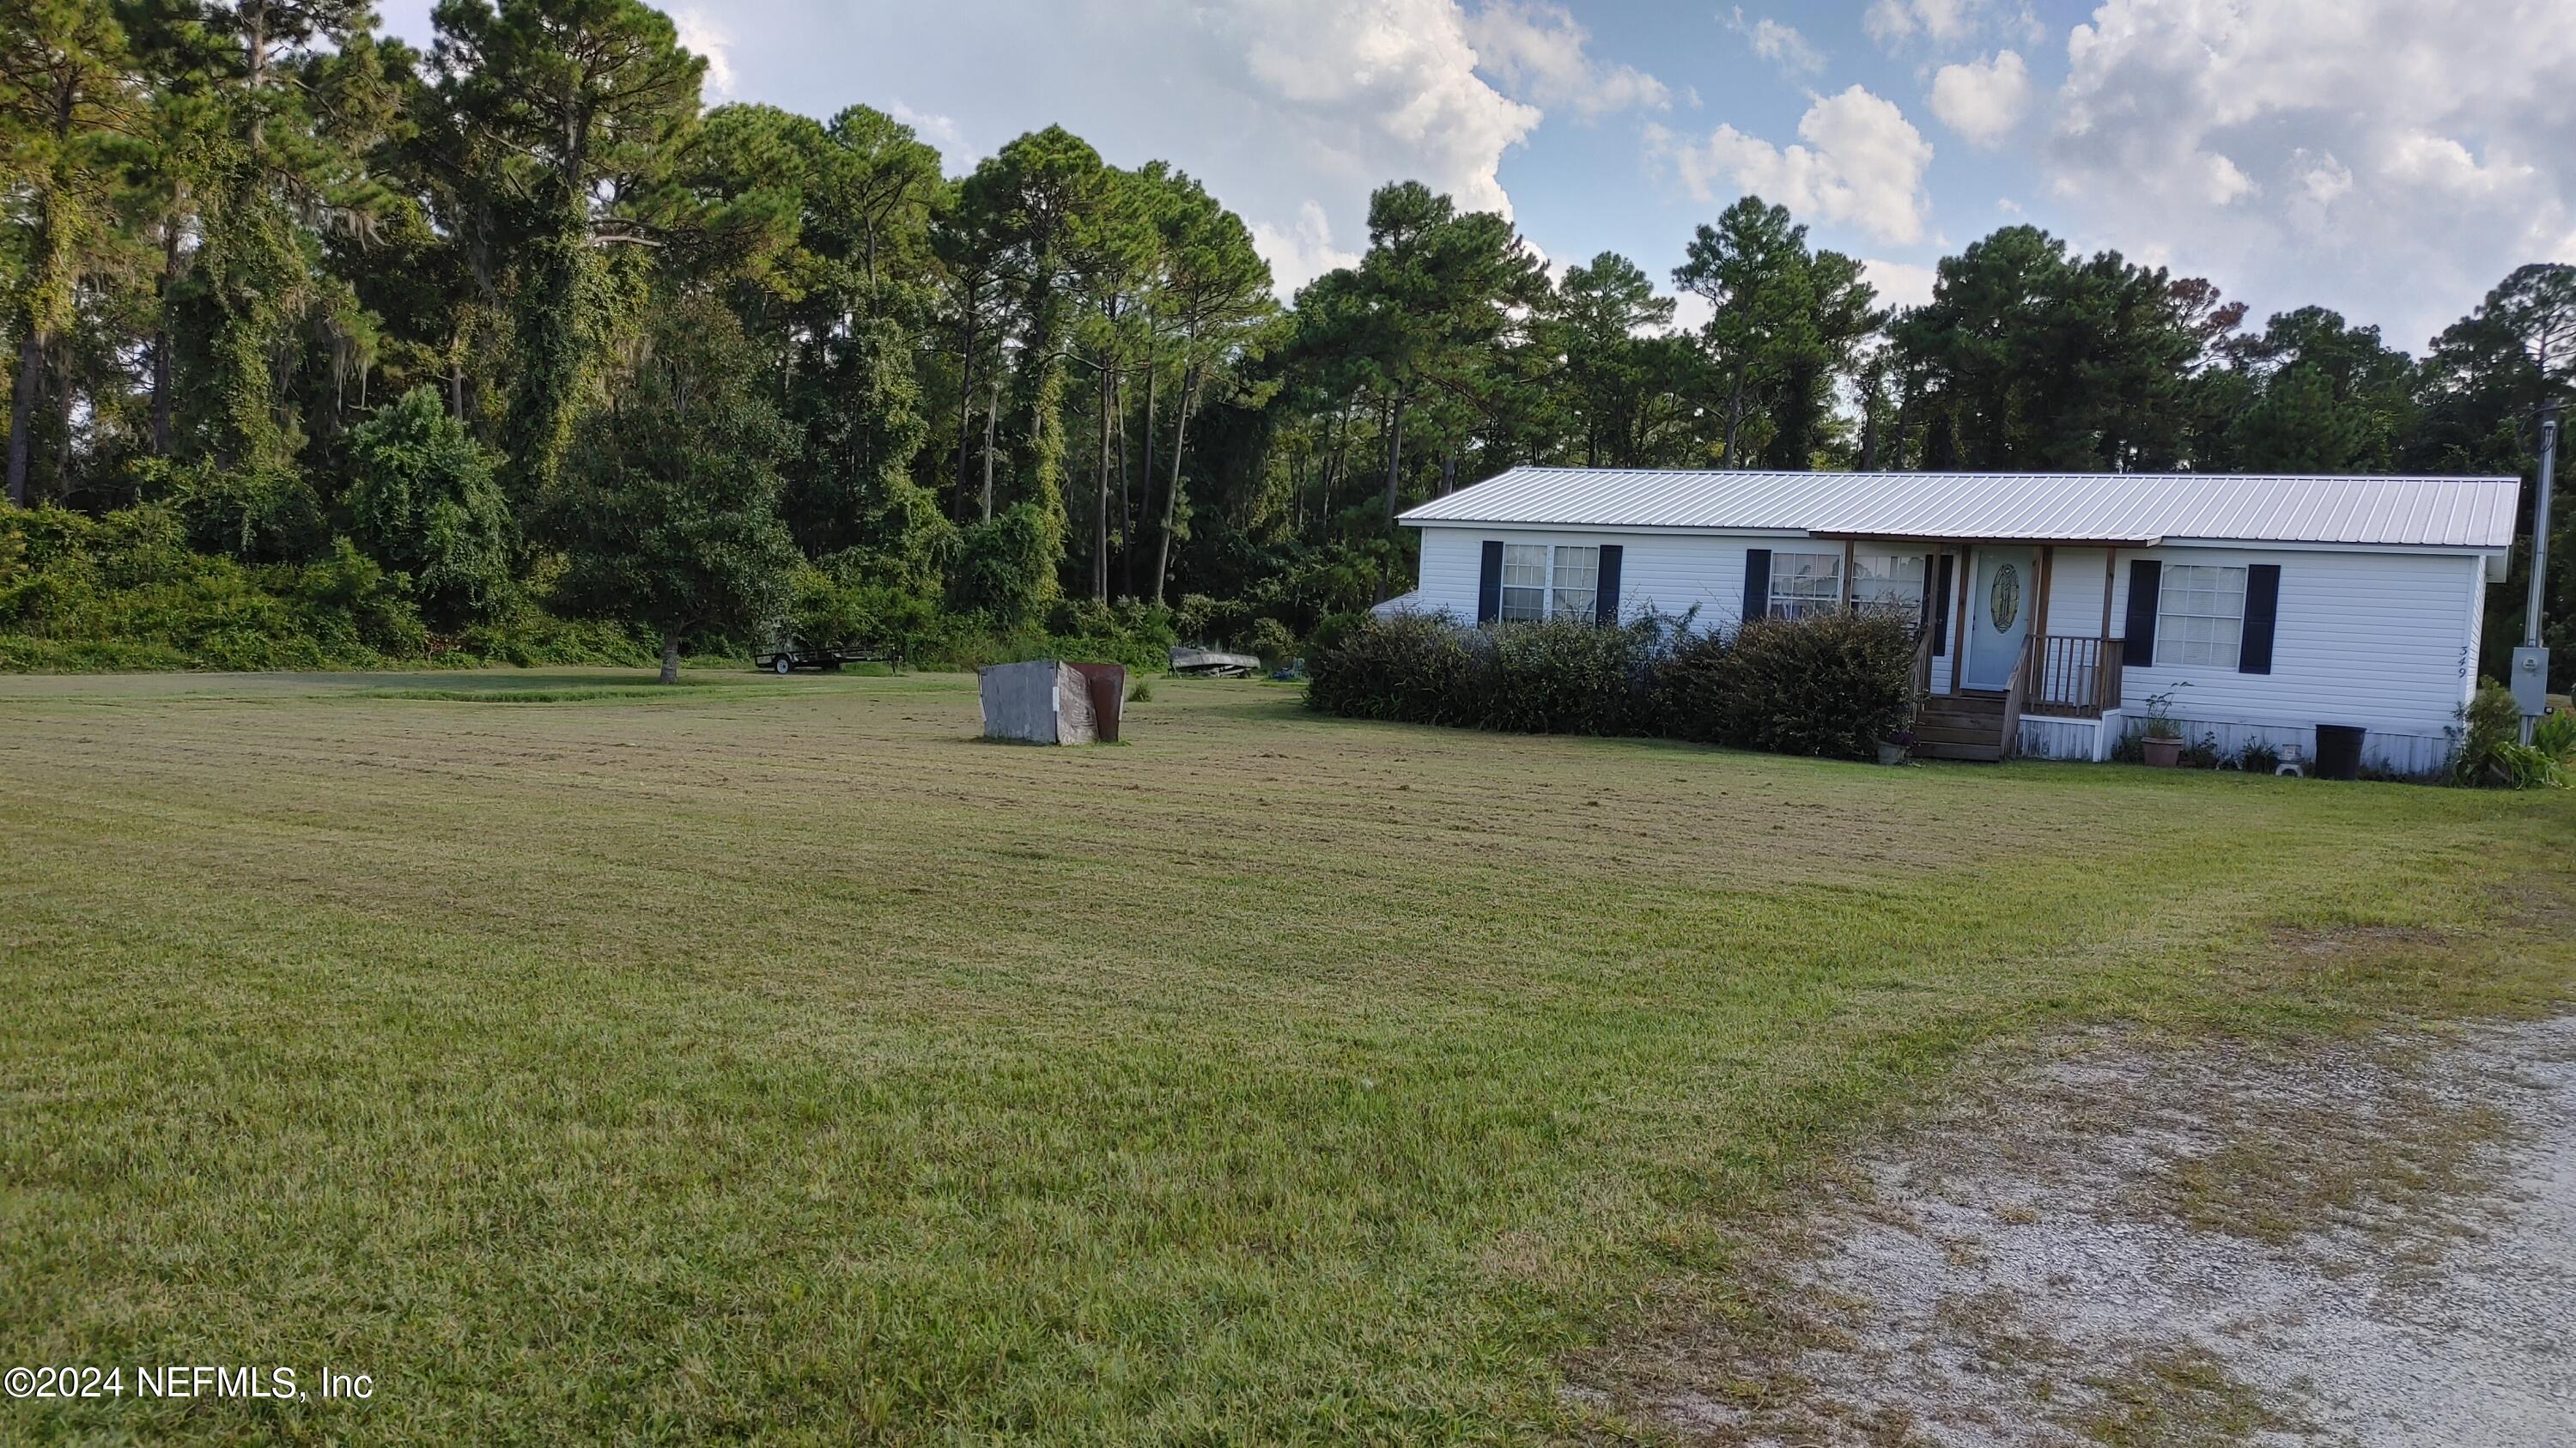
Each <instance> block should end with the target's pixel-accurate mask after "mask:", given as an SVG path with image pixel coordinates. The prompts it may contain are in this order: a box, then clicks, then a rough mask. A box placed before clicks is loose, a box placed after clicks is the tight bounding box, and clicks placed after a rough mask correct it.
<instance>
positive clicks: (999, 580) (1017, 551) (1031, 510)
mask: <svg viewBox="0 0 2576 1448" xmlns="http://www.w3.org/2000/svg"><path fill="white" fill-rule="evenodd" d="M1054 573H1055V539H1054V530H1053V529H1052V528H1050V527H1049V526H1048V524H1047V521H1046V519H1045V517H1044V516H1043V515H1041V514H1040V513H1039V512H1038V510H1037V508H1036V506H1035V505H1033V504H1029V503H1015V504H1013V505H1012V506H1011V507H1010V508H1009V509H1008V510H1006V511H1004V512H1003V513H1001V514H1000V515H998V516H996V517H995V518H994V519H993V520H992V521H991V522H987V523H977V524H975V525H974V526H972V527H969V528H966V529H964V530H962V531H961V532H960V533H959V534H958V538H957V565H956V567H955V569H954V570H953V571H951V573H950V574H949V578H948V603H949V607H951V608H952V609H955V610H956V611H957V612H959V613H981V614H985V615H987V616H989V617H990V618H992V619H993V620H995V621H996V622H997V623H998V624H999V625H1000V626H1001V627H1002V628H1004V629H1006V630H1020V629H1025V628H1027V627H1028V626H1030V625H1031V624H1034V623H1035V622H1037V616H1038V608H1039V605H1040V604H1041V603H1043V602H1044V601H1045V599H1046V596H1047V593H1048V592H1049V590H1050V589H1051V588H1052V586H1053V584H1054Z"/></svg>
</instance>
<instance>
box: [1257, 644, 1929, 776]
mask: <svg viewBox="0 0 2576 1448" xmlns="http://www.w3.org/2000/svg"><path fill="white" fill-rule="evenodd" d="M1307 670H1308V672H1309V673H1310V674H1311V675H1312V682H1310V683H1309V684H1308V685H1307V689H1306V703H1307V706H1308V707H1309V708H1312V709H1316V710H1319V711H1321V712H1324V713H1328V714H1338V715H1341V716H1343V717H1345V718H1352V719H1385V720H1393V721H1397V722H1402V723H1412V724H1444V725H1449V726H1452V727H1458V728H1469V729H1494V730H1505V731H1510V732H1514V733H1523V734H1663V735H1670V736H1673V737H1675V738H1681V739H1692V740H1698V741H1701V742H1704V743H1718V744H1729V745H1734V746H1737V747H1740V748H1746V749H1763V750H1770V751H1773V752H1775V753H1782V754H1808V755H1825V756H1831V757H1834V758H1843V759H1866V758H1868V757H1870V756H1871V755H1872V754H1873V753H1874V752H1875V750H1876V747H1877V743H1878V740H1879V739H1880V738H1881V737H1883V736H1884V735H1885V734H1886V733H1887V732H1888V731H1889V730H1892V729H1895V728H1897V727H1899V726H1900V725H1901V724H1902V723H1903V722H1904V720H1905V719H1906V717H1907V716H1908V715H1909V714H1910V713H1911V712H1912V709H1913V704H1914V636H1913V631H1912V629H1911V628H1909V627H1908V626H1907V625H1906V623H1905V622H1903V621H1902V620H1899V619H1894V618H1888V617H1884V616H1874V615H1867V614H1852V615H1843V614H1838V615H1833V616H1829V617H1817V618H1811V619H1801V620H1795V621H1791V620H1785V619H1760V620H1756V621H1755V622H1753V623H1752V624H1750V625H1748V626H1746V627H1744V628H1741V629H1739V630H1737V631H1736V632H1735V633H1734V634H1733V635H1727V636H1721V635H1719V634H1715V633H1698V632H1693V631H1692V630H1691V629H1690V628H1689V627H1688V625H1687V622H1686V621H1685V622H1684V623H1682V624H1680V625H1675V624H1674V623H1672V622H1671V621H1668V620H1660V619H1640V620H1638V621H1636V622H1632V623H1629V624H1625V625H1618V626H1604V625H1599V624H1593V623H1586V622H1577V621H1573V620H1557V621H1551V622H1547V623H1511V624H1500V625H1495V626H1491V627H1487V628H1477V629H1467V628H1461V627H1459V626H1458V625H1457V624H1455V623H1452V622H1451V621H1449V620H1448V619H1445V618H1441V617H1436V616H1425V615H1417V614H1404V615H1398V616H1396V617H1393V618H1383V619H1381V618H1370V619H1366V620H1363V621H1360V622H1357V623H1355V624H1352V625H1350V626H1348V627H1346V628H1341V629H1338V630H1335V631H1333V633H1332V636H1331V637H1330V638H1329V639H1326V640H1324V641H1322V642H1321V644H1320V646H1319V647H1318V648H1317V649H1316V650H1315V652H1314V653H1313V655H1312V656H1311V657H1309V659H1308V660H1307Z"/></svg>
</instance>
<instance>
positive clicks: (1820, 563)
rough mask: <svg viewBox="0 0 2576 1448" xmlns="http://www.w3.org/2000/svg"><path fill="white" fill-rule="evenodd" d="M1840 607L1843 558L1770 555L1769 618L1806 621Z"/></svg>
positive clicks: (1805, 554) (1817, 555) (1823, 555)
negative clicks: (1803, 619)
mask: <svg viewBox="0 0 2576 1448" xmlns="http://www.w3.org/2000/svg"><path fill="white" fill-rule="evenodd" d="M1842 606H1843V556H1842V555H1841V554H1839V553H1779V552H1775V553H1773V554H1772V555H1771V616H1772V617H1773V618H1808V617H1812V616H1813V615H1816V614H1820V613H1837V612H1840V611H1841V609H1842Z"/></svg>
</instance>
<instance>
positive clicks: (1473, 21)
mask: <svg viewBox="0 0 2576 1448" xmlns="http://www.w3.org/2000/svg"><path fill="white" fill-rule="evenodd" d="M1467 38H1468V40H1469V42H1470V43H1472V44H1473V45H1474V46H1475V49H1476V65H1477V68H1478V69H1479V70H1481V71H1483V72H1484V73H1485V74H1486V75H1487V76H1490V77H1492V78H1493V79H1494V80H1495V81H1496V82H1498V83H1500V84H1501V86H1502V87H1503V89H1505V90H1506V91H1508V92H1510V93H1511V94H1512V95H1514V96H1517V97H1519V98H1520V99H1522V100H1526V101H1529V102H1531V103H1533V104H1535V105H1538V106H1541V107H1567V108H1570V109H1572V110H1573V111H1574V112H1575V113H1576V114H1578V115H1582V116H1603V115H1608V114H1610V113H1611V112H1613V111H1626V110H1651V111H1660V110H1669V109H1670V108H1671V107H1672V103H1673V98H1672V92H1671V91H1670V90H1668V89H1666V88H1665V86H1664V83H1663V82H1662V81H1659V80H1657V79H1655V78H1654V77H1653V76H1651V75H1648V74H1646V73H1645V72H1644V71H1642V70H1639V69H1637V68H1636V67H1634V66H1629V65H1610V64H1604V63H1602V62H1600V61H1598V60H1595V59H1593V58H1592V56H1591V55H1590V54H1589V53H1588V49H1587V47H1588V46H1589V45H1590V44H1591V40H1592V36H1591V33H1590V32H1589V31H1587V30H1585V29H1584V28H1583V27H1582V26H1581V25H1580V24H1577V23H1576V21H1575V19H1574V15H1573V13H1572V12H1571V11H1568V10H1567V9H1566V8H1565V7H1564V6H1561V5H1547V4H1537V3H1531V0H1492V3H1489V4H1487V5H1486V6H1485V8H1484V9H1483V10H1480V11H1478V12H1477V13H1476V14H1475V15H1474V16H1473V17H1471V18H1470V19H1469V20H1468V22H1467Z"/></svg>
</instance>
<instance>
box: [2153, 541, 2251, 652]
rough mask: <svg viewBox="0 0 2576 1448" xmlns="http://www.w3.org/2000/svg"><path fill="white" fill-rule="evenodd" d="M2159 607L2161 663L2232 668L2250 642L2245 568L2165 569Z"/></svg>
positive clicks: (2171, 565)
mask: <svg viewBox="0 0 2576 1448" xmlns="http://www.w3.org/2000/svg"><path fill="white" fill-rule="evenodd" d="M2163 573H2164V583H2163V587H2162V589H2161V590H2160V593H2161V597H2159V599H2158V600H2157V603H2156V661H2157V662H2158V663H2160V664H2167V663H2169V664H2172V665H2174V666H2175V667H2177V668H2181V667H2191V668H2205V669H2233V668H2235V667H2236V664H2237V660H2238V659H2239V658H2240V657H2241V656H2242V655H2241V651H2242V649H2243V648H2244V644H2245V570H2244V569H2242V568H2230V567H2224V566H2217V565H2211V564H2203V563H2168V564H2166V565H2165V566H2164V570H2163Z"/></svg>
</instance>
